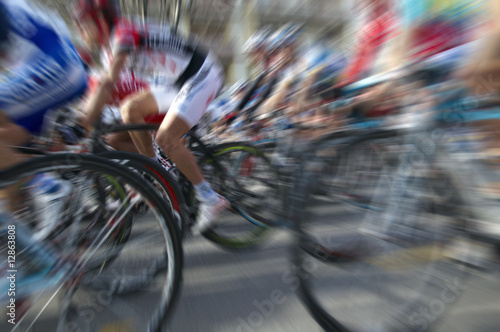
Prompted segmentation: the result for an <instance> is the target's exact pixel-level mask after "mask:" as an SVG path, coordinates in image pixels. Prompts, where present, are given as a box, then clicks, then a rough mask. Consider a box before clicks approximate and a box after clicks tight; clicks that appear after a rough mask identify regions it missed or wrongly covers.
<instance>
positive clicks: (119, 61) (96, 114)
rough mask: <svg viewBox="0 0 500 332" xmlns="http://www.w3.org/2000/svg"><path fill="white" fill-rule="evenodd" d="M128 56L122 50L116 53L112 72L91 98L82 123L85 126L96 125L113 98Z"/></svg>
mask: <svg viewBox="0 0 500 332" xmlns="http://www.w3.org/2000/svg"><path fill="white" fill-rule="evenodd" d="M127 56H128V53H127V52H121V53H119V54H117V55H116V57H115V59H114V61H113V65H112V67H111V70H110V72H109V73H108V75H107V76H105V77H104V78H103V80H102V82H101V84H100V85H99V87H98V88H97V91H96V92H95V93H94V95H93V96H92V97H91V98H90V101H89V104H88V106H87V112H88V113H87V117H86V118H85V119H84V122H83V124H82V125H83V126H84V127H85V128H88V127H91V126H93V125H95V124H96V123H97V121H98V120H99V118H100V117H101V113H102V109H103V107H104V105H106V104H107V103H108V102H109V101H110V99H111V95H112V93H113V90H114V85H115V82H116V81H117V79H118V76H119V74H120V72H121V71H122V69H123V67H124V65H125V61H126V60H127Z"/></svg>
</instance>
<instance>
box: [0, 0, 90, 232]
mask: <svg viewBox="0 0 500 332" xmlns="http://www.w3.org/2000/svg"><path fill="white" fill-rule="evenodd" d="M0 15H1V16H2V17H1V18H0V53H1V54H0V57H1V60H2V63H3V65H4V67H5V71H4V72H3V73H2V74H1V75H0V143H1V146H0V169H4V168H6V167H9V166H12V165H14V164H16V163H18V162H19V161H20V157H19V156H17V155H16V154H15V153H14V151H12V150H11V149H9V148H8V147H7V146H6V145H24V144H27V143H29V142H30V140H31V137H32V135H36V134H39V133H40V130H41V129H42V123H43V119H44V117H45V114H46V113H47V111H48V110H49V109H52V108H56V107H58V106H59V105H61V104H63V103H66V102H68V101H69V100H71V99H73V98H75V97H77V96H79V95H81V94H82V93H83V92H84V91H85V88H86V73H85V68H84V65H83V63H82V61H81V59H80V57H79V56H78V53H77V51H76V50H75V48H74V46H73V44H72V43H71V40H70V34H69V31H68V29H67V27H66V26H65V24H64V22H63V21H62V19H61V18H59V17H58V16H57V15H56V14H55V13H51V12H49V11H48V10H47V9H44V8H42V7H39V6H38V5H35V4H33V3H29V2H27V1H25V0H4V1H2V2H0ZM28 185H30V186H33V193H34V196H35V198H36V203H37V204H38V205H39V206H40V211H39V215H40V216H42V217H41V223H40V224H39V227H40V231H39V232H38V233H37V234H38V235H39V236H40V237H43V236H45V235H46V234H48V232H49V231H50V229H51V227H52V226H54V224H55V223H57V219H58V218H57V216H58V214H59V212H60V211H61V209H62V208H63V206H64V202H65V199H66V198H67V197H68V193H69V192H70V191H71V187H70V185H69V184H68V183H67V182H65V181H58V180H56V179H54V178H51V177H50V176H48V175H46V176H43V177H35V178H34V179H33V180H32V181H31V182H30V183H29V184H28ZM18 192H19V190H18V188H10V190H7V195H8V201H9V205H10V209H11V210H13V209H14V205H15V201H16V196H17V195H16V194H17V193H18Z"/></svg>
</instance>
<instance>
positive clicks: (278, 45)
mask: <svg viewBox="0 0 500 332" xmlns="http://www.w3.org/2000/svg"><path fill="white" fill-rule="evenodd" d="M301 31H302V26H301V25H300V24H296V23H288V24H285V25H284V26H282V27H281V28H279V29H278V30H277V31H276V32H275V33H273V34H272V35H271V37H270V38H269V42H268V45H267V49H266V53H267V54H268V57H269V66H270V68H271V71H272V73H271V75H277V77H278V83H277V84H276V89H274V90H273V95H272V96H271V97H270V98H268V99H267V100H266V101H265V102H264V104H263V105H262V107H261V109H260V110H259V114H260V115H266V114H269V113H270V112H272V111H274V110H276V109H278V108H279V107H280V106H281V105H282V104H283V103H284V102H285V101H287V100H289V99H290V97H291V96H293V95H294V94H295V92H296V91H297V88H298V84H297V83H298V79H299V74H300V72H299V67H298V60H299V50H300V47H299V45H300V44H299V36H300V34H301Z"/></svg>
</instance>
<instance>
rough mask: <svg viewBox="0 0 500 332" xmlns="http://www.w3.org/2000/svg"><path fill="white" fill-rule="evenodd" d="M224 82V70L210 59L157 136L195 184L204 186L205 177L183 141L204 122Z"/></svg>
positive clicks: (186, 87)
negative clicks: (199, 123)
mask: <svg viewBox="0 0 500 332" xmlns="http://www.w3.org/2000/svg"><path fill="white" fill-rule="evenodd" d="M222 83H223V73H222V69H221V68H220V67H219V66H218V64H217V63H215V62H214V61H213V60H212V59H211V58H210V57H209V58H207V60H206V61H205V64H204V65H203V66H202V68H201V69H200V71H199V72H198V73H197V74H196V75H195V76H193V77H191V78H190V79H189V80H188V81H187V82H186V83H185V84H184V86H183V87H182V88H181V90H180V91H179V94H178V95H177V96H176V98H175V99H174V101H173V103H172V105H171V107H170V110H169V112H168V113H167V115H166V116H165V119H164V120H163V122H162V124H161V126H160V129H159V130H158V134H157V136H156V141H157V143H158V145H159V146H160V147H161V148H162V149H163V151H164V152H165V153H166V154H167V156H168V157H169V158H170V159H171V160H172V161H173V162H174V163H175V164H176V165H177V167H178V168H179V170H180V171H181V172H182V173H183V174H184V175H185V176H186V177H187V178H188V179H189V181H191V183H193V184H194V185H197V184H199V183H201V182H202V181H203V176H202V175H201V171H200V169H199V167H198V165H197V164H196V161H195V159H194V157H193V155H192V154H191V152H190V151H189V149H187V148H186V146H185V145H183V144H182V142H181V138H182V137H183V136H184V135H186V134H187V133H188V132H189V130H190V129H191V128H192V127H194V126H195V125H196V124H197V123H198V122H199V121H200V119H201V117H202V116H203V114H204V113H205V111H206V109H207V108H208V105H209V104H210V103H211V102H212V100H213V99H214V98H215V97H216V95H217V94H218V92H219V90H220V88H221V87H222Z"/></svg>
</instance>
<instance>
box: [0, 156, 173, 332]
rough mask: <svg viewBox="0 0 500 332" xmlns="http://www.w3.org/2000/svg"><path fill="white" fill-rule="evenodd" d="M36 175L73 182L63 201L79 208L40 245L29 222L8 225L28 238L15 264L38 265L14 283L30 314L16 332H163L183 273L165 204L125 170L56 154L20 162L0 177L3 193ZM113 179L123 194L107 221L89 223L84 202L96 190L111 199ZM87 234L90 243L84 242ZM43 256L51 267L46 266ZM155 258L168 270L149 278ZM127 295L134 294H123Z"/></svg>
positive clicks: (95, 159) (103, 161) (98, 160)
mask: <svg viewBox="0 0 500 332" xmlns="http://www.w3.org/2000/svg"><path fill="white" fill-rule="evenodd" d="M36 174H50V176H51V177H52V178H54V179H56V180H57V181H58V182H59V183H65V184H66V185H71V186H72V191H71V196H70V197H69V198H68V199H67V200H68V202H69V204H74V205H75V206H78V207H80V208H78V209H75V210H72V212H71V216H70V218H67V219H64V220H62V219H61V221H60V223H58V227H57V229H59V230H60V231H59V232H55V233H57V234H55V235H54V236H52V237H50V238H48V239H47V240H45V241H43V242H39V241H33V240H30V234H31V233H32V230H30V229H29V228H28V226H25V225H30V224H32V223H30V220H20V219H19V218H18V219H16V220H15V221H13V223H15V224H16V225H17V226H18V227H19V228H20V229H25V228H26V229H27V231H26V232H24V233H25V234H28V235H27V236H24V238H23V243H20V245H21V244H22V245H21V248H20V249H19V255H22V257H19V259H20V260H22V261H24V262H29V263H30V265H35V268H30V269H27V270H25V271H22V273H23V274H21V275H20V278H19V280H20V282H22V283H23V287H22V289H23V290H21V287H19V291H22V292H23V294H17V295H16V296H17V299H21V300H23V303H28V304H29V305H25V307H27V308H29V309H28V310H26V312H25V313H23V315H22V317H20V318H19V321H18V322H17V324H16V325H15V326H14V328H15V330H16V331H27V330H31V329H32V328H33V329H41V330H52V331H70V330H80V331H98V330H102V329H109V328H118V326H127V328H128V329H129V330H131V331H138V330H148V331H160V329H161V326H162V323H163V321H164V320H165V318H166V317H167V315H168V314H169V313H170V312H171V311H172V308H173V304H174V303H175V300H176V299H177V297H178V294H179V293H178V292H179V289H180V279H181V270H182V248H181V243H180V235H179V233H178V229H177V227H176V226H175V224H174V223H173V217H172V213H171V211H170V210H169V208H168V206H166V205H165V204H164V200H163V199H162V198H161V197H160V196H159V195H158V194H157V192H156V190H155V189H153V187H152V186H151V185H150V184H148V183H147V182H145V181H144V180H143V179H142V178H140V177H139V176H138V175H136V174H134V173H133V172H131V171H130V169H128V168H127V167H124V166H121V165H118V164H117V163H115V162H113V161H110V160H108V159H104V158H100V157H96V156H92V155H75V154H58V155H52V156H47V157H41V158H37V159H35V160H33V161H29V162H25V163H23V164H21V165H17V166H16V167H15V168H12V169H10V170H7V171H3V172H1V173H0V189H5V188H7V187H11V186H13V185H17V186H20V187H23V186H25V184H26V183H29V179H30V178H31V177H32V176H33V175H36ZM113 181H116V183H119V184H120V187H122V188H124V193H125V197H124V199H121V198H120V199H119V200H118V202H119V204H115V208H114V211H113V212H112V213H111V215H110V216H109V217H108V218H107V219H108V220H106V221H105V222H104V223H103V220H102V219H101V222H100V224H93V223H92V220H89V219H88V218H84V217H83V216H84V213H83V208H84V206H85V205H86V204H87V205H88V202H86V200H88V198H89V197H92V195H93V192H94V191H96V188H97V189H99V188H102V189H104V190H103V191H101V190H99V191H101V193H104V195H106V196H114V193H113V191H115V190H116V188H117V186H116V185H112V184H111V183H112V182H113ZM96 183H99V184H100V185H98V186H96V185H95V184H96ZM109 187H111V188H112V189H111V190H108V188H109ZM107 198H108V197H107ZM139 203H141V204H146V205H147V206H148V209H149V213H148V214H146V215H143V216H138V214H137V208H138V205H139ZM102 208H103V207H101V209H102ZM40 213H41V212H40ZM41 214H42V213H41ZM62 215H67V213H66V211H65V212H64V213H62ZM130 215H133V218H132V219H129V216H130ZM127 220H134V223H133V224H132V227H127V223H126V221H127ZM61 224H67V225H65V227H61ZM89 225H92V229H89V228H88V227H89ZM123 228H125V229H128V230H129V231H130V234H129V235H128V239H127V240H126V241H121V242H118V243H119V245H116V242H115V240H116V239H117V238H122V234H123V233H122V232H119V231H118V230H120V229H123ZM90 231H92V237H91V239H90V241H82V239H83V238H88V237H89V232H90ZM110 243H111V244H113V245H109V244H110ZM23 246H24V247H23ZM40 248H45V249H40ZM114 256H115V257H114ZM4 257H7V256H4ZM40 257H42V258H44V257H45V258H44V260H45V261H49V260H50V262H48V263H46V264H45V263H44V264H45V265H44V264H42V263H41V261H42V259H41V258H40ZM46 257H50V259H48V258H46ZM110 257H114V259H112V260H111V259H110ZM158 257H162V259H161V260H160V261H161V262H162V264H164V265H165V266H166V268H164V269H162V270H163V271H165V272H164V273H162V274H159V275H156V276H154V275H152V274H151V273H148V272H149V271H151V270H154V271H159V269H158V267H157V264H158V262H159V259H158ZM4 263H6V262H4ZM49 263H50V264H49ZM103 263H105V264H103ZM36 265H42V268H40V267H38V268H37V267H36ZM23 266H24V267H26V266H28V265H23ZM20 273H21V271H20ZM2 274H3V273H2ZM37 276H38V277H40V278H38V279H40V280H39V281H40V282H38V283H37V282H36V281H37V278H35V277H37ZM37 287H38V288H37ZM130 291H134V293H132V294H127V293H129V292H130ZM2 300H5V299H2ZM2 302H3V301H2ZM56 302H57V303H56ZM3 323H4V322H2V324H3ZM4 327H5V330H11V329H12V326H2V330H4ZM120 330H122V331H126V329H125V330H124V329H120Z"/></svg>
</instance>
